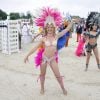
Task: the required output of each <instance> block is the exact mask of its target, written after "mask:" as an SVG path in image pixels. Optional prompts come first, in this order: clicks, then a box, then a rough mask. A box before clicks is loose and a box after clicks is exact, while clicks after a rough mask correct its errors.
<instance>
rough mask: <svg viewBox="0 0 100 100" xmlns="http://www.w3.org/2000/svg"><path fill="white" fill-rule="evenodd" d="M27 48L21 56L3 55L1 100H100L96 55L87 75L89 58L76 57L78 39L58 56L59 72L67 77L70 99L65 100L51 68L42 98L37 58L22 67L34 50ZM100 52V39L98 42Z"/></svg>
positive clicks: (0, 55)
mask: <svg viewBox="0 0 100 100" xmlns="http://www.w3.org/2000/svg"><path fill="white" fill-rule="evenodd" d="M35 44H36V42H34V43H33V44H32V43H30V44H28V45H24V46H23V49H22V51H21V52H20V53H14V54H12V55H5V54H2V53H0V100H100V70H99V69H98V68H97V65H96V61H95V57H94V55H92V56H91V59H90V65H89V69H88V71H87V72H85V71H84V69H85V60H86V57H76V56H75V54H74V52H75V48H76V45H77V42H76V35H75V34H73V38H71V39H70V43H69V47H67V48H63V49H62V50H61V51H60V52H59V69H60V72H61V74H62V75H63V76H64V78H63V80H64V84H65V87H66V89H67V91H68V95H67V96H64V95H63V94H62V91H61V89H60V86H59V84H58V82H57V81H56V79H55V77H54V75H53V72H52V71H51V69H50V67H49V66H48V69H47V75H46V82H45V89H46V92H45V94H44V95H40V82H39V81H38V82H37V78H38V75H39V69H36V68H35V65H34V62H33V60H34V55H35V54H33V55H32V56H31V57H30V59H29V60H30V62H29V63H27V64H24V63H23V59H24V57H25V55H26V54H27V52H28V51H29V50H30V49H31V48H32V46H34V45H35ZM98 47H99V52H100V37H99V40H98Z"/></svg>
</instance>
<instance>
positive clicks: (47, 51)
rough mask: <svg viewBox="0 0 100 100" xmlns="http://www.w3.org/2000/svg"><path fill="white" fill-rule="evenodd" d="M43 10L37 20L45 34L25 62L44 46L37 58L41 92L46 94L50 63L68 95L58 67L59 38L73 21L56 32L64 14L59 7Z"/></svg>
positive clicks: (64, 92)
mask: <svg viewBox="0 0 100 100" xmlns="http://www.w3.org/2000/svg"><path fill="white" fill-rule="evenodd" d="M41 11H42V12H41V15H40V16H39V17H38V18H36V20H35V22H36V25H37V26H40V27H43V29H44V32H45V36H44V37H43V38H42V39H41V40H40V42H39V44H37V46H36V47H34V48H33V49H32V50H31V51H30V52H29V53H28V54H27V55H26V57H25V59H24V62H25V63H26V62H27V61H28V58H29V56H30V55H32V54H33V53H34V52H35V51H36V50H37V49H38V48H40V47H42V49H41V48H40V52H39V53H38V57H37V58H39V59H38V60H36V64H37V65H38V66H40V83H41V91H40V93H41V94H44V92H45V89H44V83H45V74H46V69H47V65H49V66H50V67H51V69H52V70H53V72H54V75H55V77H56V78H57V81H58V83H59V84H60V86H61V89H62V91H63V94H64V95H67V90H66V89H65V87H64V83H63V80H62V76H61V74H60V71H59V68H58V52H57V40H58V39H59V38H60V37H61V36H63V35H64V34H66V32H68V31H69V30H70V29H71V27H72V24H73V22H71V23H70V24H69V25H68V27H67V28H66V29H64V30H63V31H61V32H60V33H58V34H56V28H57V27H58V26H60V25H61V22H62V16H61V14H60V12H59V11H58V10H57V9H52V8H49V7H47V8H43V9H41ZM37 58H36V59H37ZM38 66H37V67H38Z"/></svg>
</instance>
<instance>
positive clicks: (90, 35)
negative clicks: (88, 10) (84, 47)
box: [87, 32, 100, 38]
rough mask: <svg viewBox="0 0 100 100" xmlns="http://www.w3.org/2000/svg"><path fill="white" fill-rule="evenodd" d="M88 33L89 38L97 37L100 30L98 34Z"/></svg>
mask: <svg viewBox="0 0 100 100" xmlns="http://www.w3.org/2000/svg"><path fill="white" fill-rule="evenodd" d="M87 35H88V36H89V38H97V37H98V36H99V35H100V32H97V33H96V35H92V34H90V33H87Z"/></svg>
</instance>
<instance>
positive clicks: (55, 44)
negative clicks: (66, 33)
mask: <svg viewBox="0 0 100 100" xmlns="http://www.w3.org/2000/svg"><path fill="white" fill-rule="evenodd" d="M44 42H45V46H57V39H54V40H53V41H51V42H50V41H49V40H47V39H46V40H45V41H44Z"/></svg>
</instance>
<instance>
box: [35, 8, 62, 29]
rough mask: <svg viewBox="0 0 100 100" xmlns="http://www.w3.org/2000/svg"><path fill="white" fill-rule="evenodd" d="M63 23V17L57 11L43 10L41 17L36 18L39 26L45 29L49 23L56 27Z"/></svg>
mask: <svg viewBox="0 0 100 100" xmlns="http://www.w3.org/2000/svg"><path fill="white" fill-rule="evenodd" d="M61 22H62V16H61V14H60V12H59V11H58V10H57V9H52V8H49V7H47V8H43V9H41V15H40V16H39V17H38V18H36V20H35V23H36V25H37V26H40V27H45V25H46V24H47V23H53V25H54V26H60V25H61Z"/></svg>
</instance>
